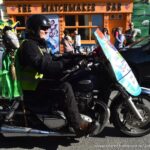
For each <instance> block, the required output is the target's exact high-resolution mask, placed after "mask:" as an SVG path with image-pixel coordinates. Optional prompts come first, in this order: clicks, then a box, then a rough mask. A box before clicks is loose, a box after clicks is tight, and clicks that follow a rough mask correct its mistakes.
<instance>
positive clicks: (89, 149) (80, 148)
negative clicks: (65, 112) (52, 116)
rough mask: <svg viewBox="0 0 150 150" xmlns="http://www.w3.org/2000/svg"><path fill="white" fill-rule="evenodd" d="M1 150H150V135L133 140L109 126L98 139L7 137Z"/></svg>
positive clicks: (1, 145)
mask: <svg viewBox="0 0 150 150" xmlns="http://www.w3.org/2000/svg"><path fill="white" fill-rule="evenodd" d="M0 149H2V150H6V149H11V150H24V149H28V150H30V149H32V150H45V149H46V150H150V134H149V135H147V136H143V137H138V138H131V137H126V136H124V135H122V134H120V133H119V132H118V131H117V130H116V129H115V128H114V127H113V126H110V125H109V124H108V126H107V127H106V128H105V129H104V131H103V132H102V133H101V134H100V135H99V136H98V137H88V138H85V137H82V138H77V139H67V138H52V137H44V138H41V137H39V138H36V137H7V138H3V137H1V138H0Z"/></svg>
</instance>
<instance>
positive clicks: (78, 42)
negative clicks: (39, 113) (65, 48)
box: [74, 34, 81, 46]
mask: <svg viewBox="0 0 150 150" xmlns="http://www.w3.org/2000/svg"><path fill="white" fill-rule="evenodd" d="M74 46H81V36H80V35H79V34H77V35H75V37H74Z"/></svg>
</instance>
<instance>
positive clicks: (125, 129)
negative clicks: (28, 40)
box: [0, 31, 150, 137]
mask: <svg viewBox="0 0 150 150" xmlns="http://www.w3.org/2000/svg"><path fill="white" fill-rule="evenodd" d="M95 37H96V39H97V40H98V42H99V45H100V46H101V47H102V49H101V51H100V52H99V53H96V54H95V51H93V52H92V53H91V54H89V55H88V56H85V55H73V57H74V58H73V59H75V61H77V63H76V65H75V66H73V67H71V68H69V69H68V70H65V71H64V76H63V77H62V78H61V79H60V81H59V82H60V83H61V82H64V81H68V82H70V83H71V85H72V87H73V90H74V93H75V97H76V100H77V103H78V107H79V111H80V113H81V117H82V118H83V119H84V120H86V121H89V122H92V121H93V120H95V121H97V122H98V123H99V125H100V126H99V128H98V129H97V131H96V132H95V133H93V134H92V136H96V135H98V134H100V133H101V132H102V131H103V129H104V128H105V127H106V125H107V123H108V121H110V122H111V123H113V125H114V126H115V127H116V128H117V129H118V130H120V131H121V132H122V133H124V134H126V135H128V136H133V137H137V136H144V135H146V134H149V133H150V97H149V93H150V90H149V89H147V88H141V87H140V86H139V85H138V83H137V81H136V79H135V78H134V75H133V73H132V71H131V69H130V68H128V67H127V66H124V65H122V67H121V68H123V69H124V67H127V68H128V69H127V70H122V69H121V71H120V72H119V71H118V68H115V67H116V66H115V67H114V64H115V63H114V62H113V61H112V60H110V59H109V58H112V56H110V55H109V52H108V53H106V52H105V50H106V48H104V47H103V44H104V45H107V46H108V45H109V44H110V43H109V44H107V41H106V40H105V39H103V35H102V33H101V32H100V31H96V32H95ZM100 37H101V38H100ZM13 39H14V38H13ZM101 42H102V43H101ZM103 42H104V43H103ZM101 44H102V45H101ZM17 47H18V46H17ZM109 48H111V45H109ZM116 52H117V51H115V53H116ZM113 54H114V52H113ZM117 54H118V52H117ZM108 56H110V57H108ZM115 56H116V55H115ZM56 57H57V56H56ZM59 57H60V56H59ZM61 57H66V56H65V55H63V56H61ZM67 57H68V56H67ZM69 57H70V56H69ZM117 57H118V55H117ZM119 58H121V61H123V60H124V59H123V58H122V57H121V56H120V55H119ZM60 59H61V58H60ZM83 62H84V63H83ZM81 64H82V65H81ZM83 64H85V65H83ZM124 64H125V65H127V64H126V63H125V62H124ZM119 67H120V66H119ZM114 68H115V69H116V70H117V73H118V74H119V79H118V74H117V73H116V70H115V69H114ZM119 69H120V68H119ZM122 75H123V76H122ZM128 75H130V77H131V80H132V81H133V82H130V80H129V77H128ZM126 77H128V78H127V79H126ZM42 80H45V81H46V82H51V81H49V80H47V79H42ZM125 81H126V82H125ZM52 82H55V81H52ZM112 91H117V94H116V95H115V96H114V97H113V99H110V95H111V93H112ZM54 95H55V97H54ZM61 98H63V93H62V91H60V90H59V89H51V94H49V95H45V94H43V93H42V91H41V93H36V94H35V93H32V92H28V93H24V97H23V100H18V98H16V99H13V100H7V99H4V98H1V99H0V124H1V126H0V133H2V134H3V135H6V134H8V133H9V134H10V133H12V135H13V134H14V133H15V134H19V135H23V136H67V137H76V135H75V133H74V132H73V131H72V129H71V128H70V127H69V126H68V122H67V119H66V116H65V114H64V113H63V112H62V110H61V108H60V106H59V104H58V103H57V99H61ZM49 99H53V100H51V101H53V102H55V101H56V102H55V103H52V104H51V103H50V102H51V101H50V100H49Z"/></svg>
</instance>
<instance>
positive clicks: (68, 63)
mask: <svg viewBox="0 0 150 150" xmlns="http://www.w3.org/2000/svg"><path fill="white" fill-rule="evenodd" d="M61 61H62V63H63V70H66V69H69V68H71V67H72V66H74V61H73V60H72V59H62V60H61Z"/></svg>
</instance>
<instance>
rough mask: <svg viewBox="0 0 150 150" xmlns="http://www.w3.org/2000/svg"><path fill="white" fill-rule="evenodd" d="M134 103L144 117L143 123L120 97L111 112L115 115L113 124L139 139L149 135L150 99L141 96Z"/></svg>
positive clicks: (134, 99)
mask: <svg viewBox="0 0 150 150" xmlns="http://www.w3.org/2000/svg"><path fill="white" fill-rule="evenodd" d="M133 102H134V104H135V106H136V108H137V109H138V111H139V113H140V114H141V116H142V117H143V121H141V120H139V119H137V118H136V116H135V115H134V114H133V112H132V111H131V110H130V108H129V106H128V105H127V104H126V103H125V101H122V100H121V97H119V98H118V101H117V103H116V105H114V107H113V110H112V112H111V113H112V114H113V119H112V122H113V124H114V126H115V127H116V128H117V129H119V130H120V131H121V132H122V133H124V134H126V135H128V136H133V137H139V136H144V135H146V134H149V133H150V97H149V96H146V95H140V96H138V97H135V98H133Z"/></svg>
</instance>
